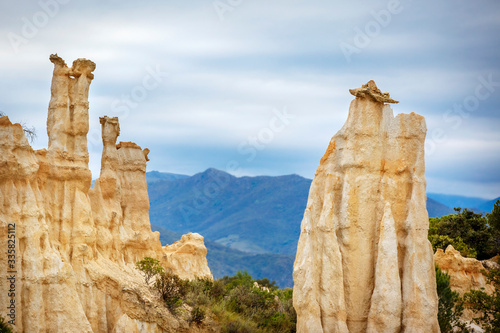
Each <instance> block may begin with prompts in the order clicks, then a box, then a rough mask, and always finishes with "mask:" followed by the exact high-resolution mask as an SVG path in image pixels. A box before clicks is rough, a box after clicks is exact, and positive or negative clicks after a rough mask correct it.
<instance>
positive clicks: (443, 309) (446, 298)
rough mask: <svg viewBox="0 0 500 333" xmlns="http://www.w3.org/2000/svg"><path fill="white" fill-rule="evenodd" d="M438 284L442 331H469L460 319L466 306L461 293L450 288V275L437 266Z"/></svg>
mask: <svg viewBox="0 0 500 333" xmlns="http://www.w3.org/2000/svg"><path fill="white" fill-rule="evenodd" d="M436 284H437V294H438V299H439V304H438V311H439V312H438V322H439V327H440V328H441V332H442V333H451V332H467V329H466V327H465V324H463V323H461V322H460V321H459V319H460V316H461V315H462V313H463V310H464V306H463V301H462V299H461V298H460V295H459V294H458V293H457V292H456V291H452V290H451V288H450V276H449V275H448V274H447V273H445V272H443V271H441V270H440V269H439V267H437V266H436Z"/></svg>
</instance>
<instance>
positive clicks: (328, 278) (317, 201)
mask: <svg viewBox="0 0 500 333" xmlns="http://www.w3.org/2000/svg"><path fill="white" fill-rule="evenodd" d="M350 92H351V94H353V95H354V96H356V98H355V99H354V100H353V101H352V102H351V105H350V108H349V116H348V119H347V122H346V123H345V125H344V126H343V127H342V129H341V130H340V131H339V132H338V133H337V134H336V135H335V136H334V137H333V138H332V139H331V141H330V144H329V146H328V148H327V150H326V153H325V155H324V156H323V157H322V158H321V162H320V165H319V167H318V169H317V171H316V175H315V177H314V180H313V182H312V185H311V188H310V191H309V198H308V201H307V207H306V210H305V212H304V218H303V220H302V225H301V235H300V239H299V244H298V248H297V257H296V259H295V264H294V272H293V277H294V282H295V286H294V292H293V294H294V307H295V309H296V311H297V316H298V324H297V332H301V333H304V332H311V333H320V332H325V333H326V332H328V333H330V332H332V333H333V332H350V333H355V332H384V333H390V332H426V333H427V332H439V325H438V321H437V304H438V302H437V293H436V281H435V272H434V261H433V253H432V248H431V245H430V243H429V241H428V240H427V230H428V220H429V219H428V214H427V210H426V192H425V187H426V182H425V176H424V172H425V163H424V140H425V134H426V126H425V120H424V118H423V117H422V116H420V115H417V114H415V113H411V114H399V115H397V116H396V117H394V116H393V113H392V109H391V108H390V106H389V105H388V104H385V103H397V101H395V100H393V99H391V98H390V96H389V94H388V93H382V92H381V91H380V90H379V89H378V88H377V86H376V85H375V82H373V81H370V82H368V83H367V84H365V85H363V86H362V87H361V88H358V89H352V90H350Z"/></svg>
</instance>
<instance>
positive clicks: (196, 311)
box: [191, 306, 205, 324]
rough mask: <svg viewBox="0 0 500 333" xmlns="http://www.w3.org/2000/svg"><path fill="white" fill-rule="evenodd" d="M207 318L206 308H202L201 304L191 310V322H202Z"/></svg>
mask: <svg viewBox="0 0 500 333" xmlns="http://www.w3.org/2000/svg"><path fill="white" fill-rule="evenodd" d="M203 319H205V310H203V309H202V308H200V307H199V306H195V307H194V308H193V310H191V322H192V323H195V324H201V323H202V322H203Z"/></svg>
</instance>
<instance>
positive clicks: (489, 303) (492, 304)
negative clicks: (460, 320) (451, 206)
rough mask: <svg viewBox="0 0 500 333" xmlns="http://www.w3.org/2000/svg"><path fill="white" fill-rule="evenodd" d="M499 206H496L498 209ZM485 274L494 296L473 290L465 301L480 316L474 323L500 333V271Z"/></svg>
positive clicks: (489, 330) (491, 331)
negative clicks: (493, 288) (492, 288)
mask: <svg viewBox="0 0 500 333" xmlns="http://www.w3.org/2000/svg"><path fill="white" fill-rule="evenodd" d="M497 204H498V202H497ZM497 204H495V206H496V207H497ZM483 274H485V275H486V277H487V278H488V282H489V283H491V284H492V285H493V286H494V287H495V291H494V292H493V294H491V295H488V294H487V293H485V292H484V290H471V291H470V292H468V293H466V294H465V295H464V300H465V302H467V306H468V307H469V308H470V309H472V310H473V311H474V312H475V314H476V315H478V317H476V318H474V322H476V323H477V324H479V325H480V326H481V327H482V328H483V329H484V330H485V332H486V333H500V270H491V271H490V272H486V271H483Z"/></svg>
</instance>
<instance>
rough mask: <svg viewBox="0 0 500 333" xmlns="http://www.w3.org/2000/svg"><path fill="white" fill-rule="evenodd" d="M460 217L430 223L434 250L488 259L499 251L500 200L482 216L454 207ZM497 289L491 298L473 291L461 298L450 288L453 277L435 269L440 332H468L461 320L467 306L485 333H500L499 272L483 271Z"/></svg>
mask: <svg viewBox="0 0 500 333" xmlns="http://www.w3.org/2000/svg"><path fill="white" fill-rule="evenodd" d="M455 211H456V212H457V214H454V215H446V216H443V217H441V218H431V219H430V221H429V241H430V242H431V244H432V247H433V249H434V251H435V250H436V249H437V248H441V249H445V248H446V247H447V246H448V245H450V244H451V245H453V247H454V248H455V249H456V250H458V251H460V253H461V254H462V256H464V257H472V258H477V259H479V260H483V259H488V258H491V257H493V256H495V255H496V254H498V253H499V252H500V200H497V201H496V203H495V204H494V207H493V210H492V212H491V213H489V214H486V216H483V215H482V214H476V213H474V212H473V211H471V210H468V209H464V210H463V211H462V209H461V208H455ZM483 274H485V276H486V277H487V278H488V281H489V282H490V283H491V284H492V285H493V286H494V287H495V291H494V293H493V294H492V295H488V294H487V293H486V292H484V290H471V291H470V292H469V293H466V294H465V295H464V297H463V299H462V298H460V297H459V295H458V293H456V292H453V291H452V290H451V289H450V277H449V276H448V274H446V273H443V272H441V270H440V269H439V268H437V267H436V283H437V292H438V296H439V313H438V320H439V326H440V327H441V332H452V331H453V330H455V331H459V332H460V331H461V332H466V331H467V330H466V328H465V326H464V324H463V323H461V322H460V321H459V320H458V319H459V318H460V316H461V314H462V311H463V309H464V307H467V308H469V309H471V310H472V311H474V312H475V313H476V318H475V319H474V322H476V323H477V324H479V325H480V326H481V327H482V328H483V329H485V331H486V332H495V333H496V332H498V333H500V291H499V288H500V271H498V270H491V271H490V272H486V271H483Z"/></svg>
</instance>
